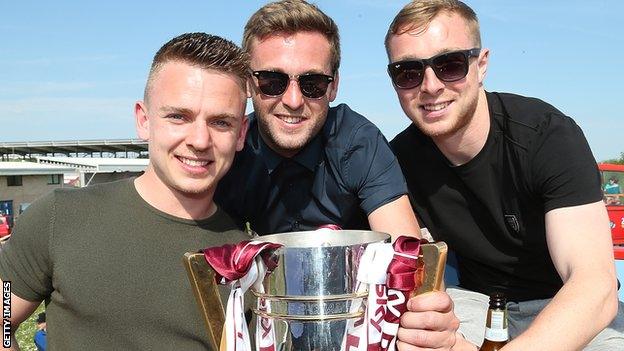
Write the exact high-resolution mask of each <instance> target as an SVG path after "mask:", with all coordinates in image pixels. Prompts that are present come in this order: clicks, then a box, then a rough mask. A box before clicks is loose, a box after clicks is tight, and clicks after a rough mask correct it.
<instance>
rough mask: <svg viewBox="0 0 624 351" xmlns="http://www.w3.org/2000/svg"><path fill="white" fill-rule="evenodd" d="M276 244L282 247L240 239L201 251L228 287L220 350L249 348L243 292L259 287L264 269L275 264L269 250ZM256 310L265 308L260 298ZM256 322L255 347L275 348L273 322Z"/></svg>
mask: <svg viewBox="0 0 624 351" xmlns="http://www.w3.org/2000/svg"><path fill="white" fill-rule="evenodd" d="M279 247H281V245H279V244H273V243H267V242H260V241H243V242H240V243H238V244H236V245H224V246H220V247H213V248H207V249H205V250H204V256H205V257H206V260H207V261H208V263H209V264H210V265H211V266H212V268H213V269H214V270H215V272H216V273H217V277H216V278H217V280H218V282H219V283H220V284H228V285H230V287H231V291H230V296H229V298H228V303H227V307H226V312H225V313H226V316H225V340H222V341H221V349H222V350H226V351H252V348H251V343H250V338H249V330H248V328H247V323H246V321H245V309H244V307H245V301H244V294H245V292H246V291H247V290H248V289H249V288H250V287H251V286H252V285H253V286H254V287H255V288H258V287H259V286H261V285H262V280H263V279H264V277H265V275H266V274H267V272H270V271H271V270H272V269H273V268H275V266H277V262H274V261H272V256H271V255H269V253H270V252H271V250H274V249H277V248H279ZM258 309H259V310H265V311H266V310H267V306H265V305H264V301H261V299H259V300H258ZM257 323H258V325H257V328H256V339H257V342H256V350H258V351H260V350H262V351H274V350H275V336H274V333H273V326H272V324H271V323H272V321H270V320H268V319H266V318H258V322H257ZM224 344H225V345H224ZM224 346H225V347H224Z"/></svg>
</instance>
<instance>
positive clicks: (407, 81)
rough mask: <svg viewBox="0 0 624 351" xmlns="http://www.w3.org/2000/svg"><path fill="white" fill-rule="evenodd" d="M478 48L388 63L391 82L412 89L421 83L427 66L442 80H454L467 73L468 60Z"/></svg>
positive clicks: (401, 87) (402, 87)
mask: <svg viewBox="0 0 624 351" xmlns="http://www.w3.org/2000/svg"><path fill="white" fill-rule="evenodd" d="M480 52H481V49H480V48H474V49H469V50H459V51H452V52H446V53H443V54H440V55H436V56H433V57H430V58H428V59H422V60H405V61H398V62H393V63H391V64H389V65H388V74H389V75H390V78H391V79H392V83H393V84H394V85H395V86H396V87H397V88H399V89H412V88H416V87H417V86H419V85H420V84H422V82H423V79H424V77H425V69H426V68H427V66H429V67H431V69H433V72H434V73H435V75H436V77H438V79H440V80H441V81H443V82H455V81H458V80H460V79H463V78H464V77H466V75H467V74H468V69H469V66H468V60H469V58H470V57H477V56H479V53H480Z"/></svg>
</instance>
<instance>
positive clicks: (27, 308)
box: [0, 280, 41, 350]
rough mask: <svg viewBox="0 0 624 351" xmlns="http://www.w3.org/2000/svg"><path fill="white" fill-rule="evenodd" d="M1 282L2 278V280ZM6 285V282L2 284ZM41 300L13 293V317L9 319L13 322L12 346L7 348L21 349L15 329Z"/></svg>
mask: <svg viewBox="0 0 624 351" xmlns="http://www.w3.org/2000/svg"><path fill="white" fill-rule="evenodd" d="M0 282H1V280H0ZM2 285H3V286H4V284H2ZM40 304H41V301H39V302H33V301H28V300H24V299H22V298H21V297H19V296H17V295H15V294H13V293H11V318H9V321H10V322H11V347H10V348H8V349H6V348H5V350H19V349H20V348H19V345H18V344H17V339H15V331H17V328H18V327H19V326H20V324H22V322H23V321H25V320H26V318H28V317H30V315H31V314H32V313H33V312H34V311H35V310H36V309H37V307H39V305H40Z"/></svg>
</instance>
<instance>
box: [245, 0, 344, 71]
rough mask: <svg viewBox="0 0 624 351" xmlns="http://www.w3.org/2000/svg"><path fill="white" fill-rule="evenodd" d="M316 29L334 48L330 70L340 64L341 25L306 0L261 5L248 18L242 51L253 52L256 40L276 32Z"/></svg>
mask: <svg viewBox="0 0 624 351" xmlns="http://www.w3.org/2000/svg"><path fill="white" fill-rule="evenodd" d="M298 32H317V33H320V34H322V35H323V36H325V38H326V39H327V41H329V44H330V47H331V70H332V74H335V73H336V72H337V71H338V68H339V67H340V36H339V34H338V26H337V25H336V23H335V22H334V20H333V19H331V17H329V16H327V15H326V14H325V13H324V12H323V11H321V10H320V9H319V8H318V7H317V6H316V5H314V4H310V3H308V2H306V1H303V0H282V1H275V2H272V3H269V4H266V5H264V6H262V7H261V8H260V9H259V10H258V11H256V12H255V13H254V14H253V15H252V16H251V17H250V18H249V21H247V25H245V32H244V33H243V44H242V46H243V50H245V51H246V52H248V53H251V49H252V47H251V46H252V44H253V40H254V39H260V40H261V39H264V38H266V37H268V36H270V35H272V34H275V33H288V34H294V33H298Z"/></svg>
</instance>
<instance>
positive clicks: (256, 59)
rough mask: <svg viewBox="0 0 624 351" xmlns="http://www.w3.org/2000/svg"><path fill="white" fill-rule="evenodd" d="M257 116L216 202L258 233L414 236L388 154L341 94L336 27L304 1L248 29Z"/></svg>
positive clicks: (259, 18) (279, 6)
mask: <svg viewBox="0 0 624 351" xmlns="http://www.w3.org/2000/svg"><path fill="white" fill-rule="evenodd" d="M243 47H244V49H245V50H246V51H247V52H248V53H249V54H250V55H251V70H252V77H251V80H250V84H249V85H248V89H249V94H250V96H251V97H252V100H253V106H254V110H255V112H254V113H252V114H251V115H250V127H249V132H248V134H247V141H246V145H245V148H244V150H243V151H242V152H239V153H237V155H236V159H235V163H234V165H233V167H232V169H231V170H230V172H229V173H228V176H226V177H225V178H224V179H223V180H222V183H221V184H222V186H220V187H219V190H218V191H217V194H216V200H217V202H218V203H219V204H220V205H221V206H222V207H223V208H224V209H225V210H226V212H228V213H229V214H230V215H231V216H232V217H234V218H235V220H237V221H238V222H239V224H240V225H241V226H244V225H245V223H249V225H250V226H251V229H252V230H254V231H255V232H257V233H259V234H270V233H278V232H290V231H300V230H310V229H316V228H318V227H319V226H321V225H325V224H335V225H338V226H340V227H341V228H343V229H368V228H370V229H372V230H377V231H382V232H387V233H390V234H391V235H393V236H396V235H401V234H407V235H417V234H418V233H419V227H418V224H417V221H416V218H415V216H414V213H413V211H412V209H411V206H410V204H409V200H408V198H407V195H406V194H407V187H406V184H405V180H404V178H403V175H402V173H401V169H400V167H399V165H398V163H397V160H396V158H395V156H394V155H393V153H392V151H391V150H390V148H389V145H388V143H387V141H386V139H385V138H384V136H383V135H382V134H381V132H380V131H379V129H378V128H377V127H375V126H374V125H373V124H372V123H371V122H369V121H368V120H367V119H366V118H364V117H363V116H361V115H359V114H357V113H356V112H354V111H352V110H351V109H350V108H349V107H348V106H347V105H344V104H340V105H338V106H336V107H331V108H330V107H329V103H330V102H332V101H333V100H334V99H335V97H336V94H337V90H338V81H339V76H338V66H339V64H340V45H339V37H338V28H337V27H336V24H335V23H334V21H333V20H332V19H331V18H329V17H328V16H327V15H325V14H324V13H323V12H321V11H320V10H319V9H318V8H317V7H316V6H314V5H311V4H308V3H306V2H304V1H279V2H275V3H270V4H267V5H266V6H264V7H262V8H261V9H260V10H258V11H257V12H256V13H255V14H254V15H253V16H252V17H251V18H250V19H249V21H248V23H247V25H246V27H245V33H244V38H243Z"/></svg>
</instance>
